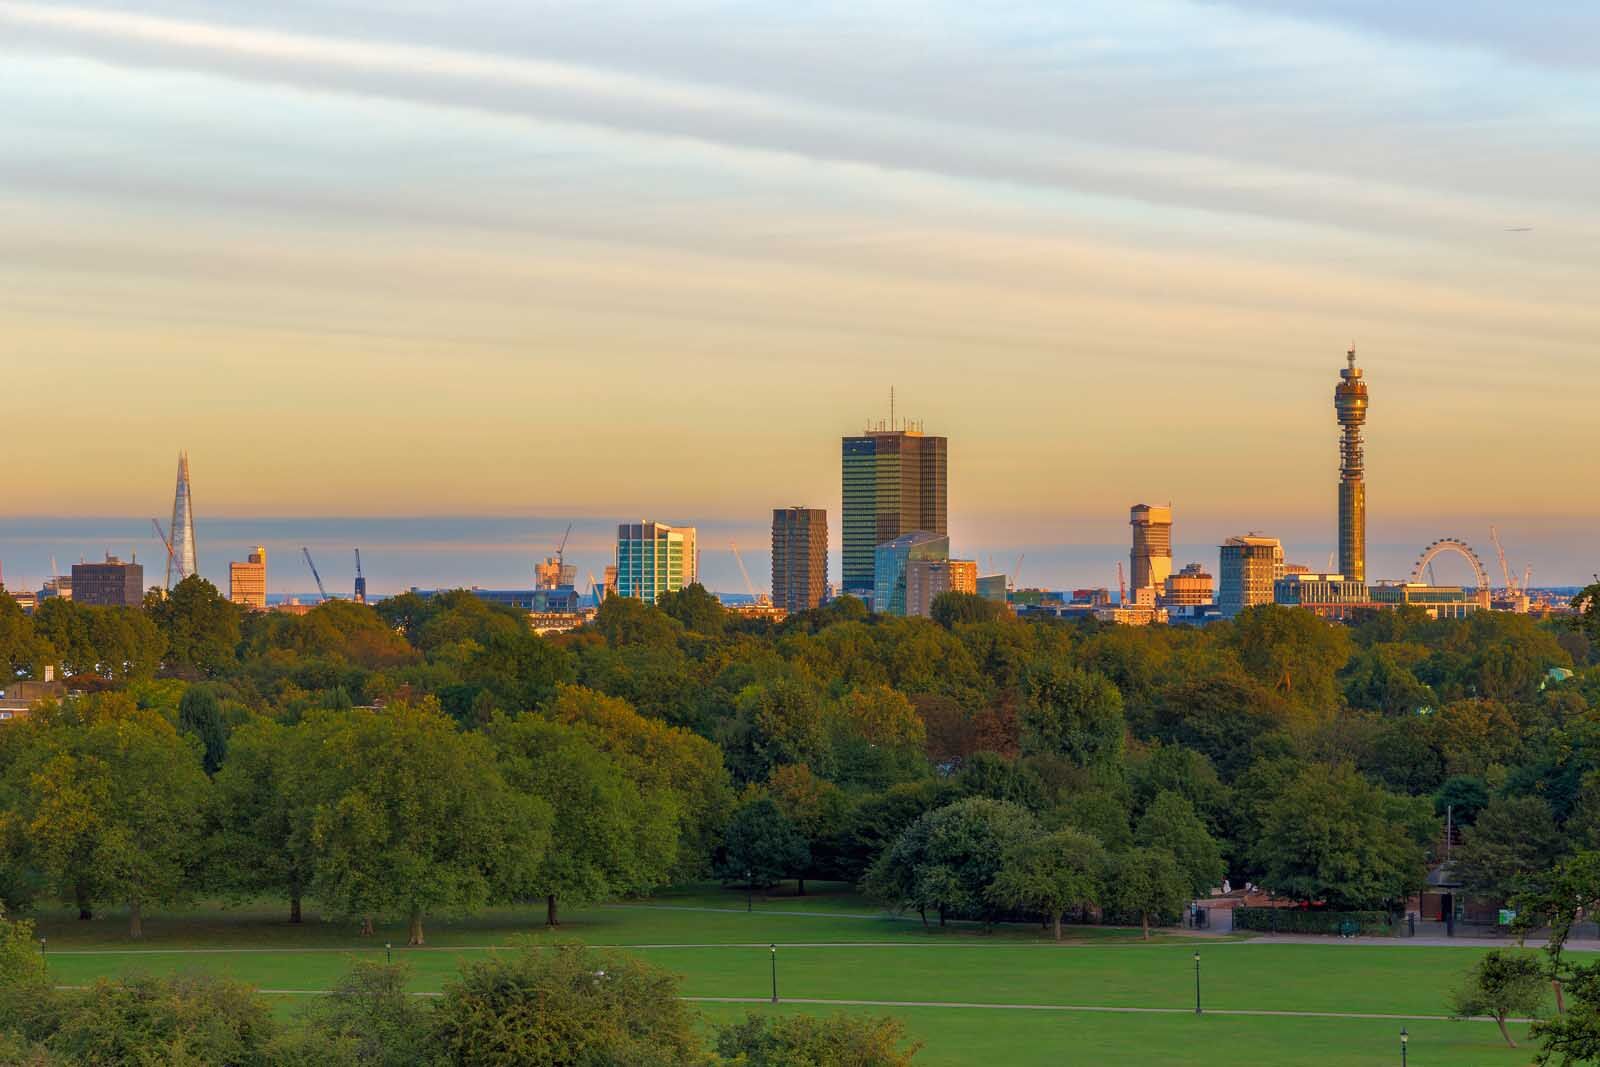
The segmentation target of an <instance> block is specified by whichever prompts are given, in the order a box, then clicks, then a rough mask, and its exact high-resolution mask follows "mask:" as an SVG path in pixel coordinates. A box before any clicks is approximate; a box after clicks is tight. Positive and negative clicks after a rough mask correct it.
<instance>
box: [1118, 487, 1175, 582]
mask: <svg viewBox="0 0 1600 1067" xmlns="http://www.w3.org/2000/svg"><path fill="white" fill-rule="evenodd" d="M1128 525H1129V526H1132V527H1133V550H1132V551H1131V552H1129V553H1128V562H1129V567H1128V570H1129V571H1130V572H1131V574H1130V577H1131V578H1132V579H1133V590H1134V592H1135V593H1137V592H1138V591H1139V590H1141V589H1154V590H1155V591H1156V592H1158V593H1159V592H1161V590H1162V589H1163V588H1164V587H1165V586H1166V582H1167V577H1168V576H1169V575H1170V574H1171V573H1172V507H1171V505H1168V506H1167V507H1164V508H1161V507H1155V508H1153V507H1151V506H1150V505H1149V504H1135V505H1134V506H1133V507H1132V508H1130V509H1128Z"/></svg>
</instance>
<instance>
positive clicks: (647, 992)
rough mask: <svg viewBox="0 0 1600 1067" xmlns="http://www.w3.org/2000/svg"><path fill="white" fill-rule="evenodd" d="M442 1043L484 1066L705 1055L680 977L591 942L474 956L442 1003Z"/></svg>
mask: <svg viewBox="0 0 1600 1067" xmlns="http://www.w3.org/2000/svg"><path fill="white" fill-rule="evenodd" d="M433 1042H434V1048H435V1049H436V1050H437V1051H438V1053H439V1054H441V1055H442V1056H443V1057H444V1060H445V1062H446V1063H454V1064H473V1065H475V1067H569V1065H576V1064H595V1065H599V1064H628V1065H629V1067H684V1065H692V1064H701V1063H704V1062H705V1059H706V1057H705V1052H704V1050H703V1049H702V1048H701V1046H700V1041H699V1038H698V1036H697V1035H696V1033H695V1029H694V1021H693V1017H692V1014H691V1012H690V1010H689V1007H688V1005H687V1004H685V1002H684V1001H683V1000H681V999H680V998H679V996H678V982H677V979H676V978H674V977H673V976H672V975H670V974H668V973H667V972H666V971H664V970H661V969H660V968H657V967H654V966H651V965H650V964H648V963H644V962H642V961H640V960H637V959H634V958H633V957H631V956H626V955H623V954H621V953H615V952H600V951H594V950H590V949H586V948H584V947H583V946H582V945H575V944H566V945H557V946H555V947H554V948H543V947H538V948H532V947H530V948H528V949H526V950H524V951H522V952H517V953H514V954H512V953H506V954H496V955H494V956H491V957H490V958H488V959H486V960H478V961H475V962H472V963H469V964H467V965H466V966H464V967H463V968H462V970H461V977H460V978H459V979H457V980H456V981H454V982H452V983H450V984H449V985H447V986H446V987H445V991H444V995H443V996H442V997H441V998H440V1000H439V1002H438V1006H437V1007H436V1008H435V1010H434V1025H433Z"/></svg>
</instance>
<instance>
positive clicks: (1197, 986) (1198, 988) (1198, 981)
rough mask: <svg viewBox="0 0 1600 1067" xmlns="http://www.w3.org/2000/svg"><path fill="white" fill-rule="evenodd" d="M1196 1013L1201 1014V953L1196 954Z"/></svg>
mask: <svg viewBox="0 0 1600 1067" xmlns="http://www.w3.org/2000/svg"><path fill="white" fill-rule="evenodd" d="M1194 1013H1195V1014H1196V1015H1199V1014H1200V953H1198V952H1196V953H1195V954H1194Z"/></svg>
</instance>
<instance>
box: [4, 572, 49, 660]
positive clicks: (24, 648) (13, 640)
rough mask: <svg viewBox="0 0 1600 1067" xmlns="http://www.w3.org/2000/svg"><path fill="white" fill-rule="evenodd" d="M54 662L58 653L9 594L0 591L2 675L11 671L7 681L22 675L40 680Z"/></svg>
mask: <svg viewBox="0 0 1600 1067" xmlns="http://www.w3.org/2000/svg"><path fill="white" fill-rule="evenodd" d="M46 603H49V601H46ZM54 662H56V656H55V650H54V649H52V648H51V647H50V643H49V642H48V641H46V640H45V639H44V638H42V637H40V636H39V634H38V632H37V630H36V629H35V627H34V624H33V620H32V619H30V618H29V617H28V616H26V615H24V614H23V613H22V609H21V608H20V607H18V606H17V602H16V601H15V600H13V599H12V597H11V594H10V593H7V592H6V591H5V590H4V589H0V672H7V671H8V672H9V673H7V674H6V675H5V677H6V678H7V679H11V678H15V677H17V676H19V675H26V676H27V677H29V678H38V677H40V675H41V674H42V673H43V669H44V667H45V666H46V665H48V664H51V663H54Z"/></svg>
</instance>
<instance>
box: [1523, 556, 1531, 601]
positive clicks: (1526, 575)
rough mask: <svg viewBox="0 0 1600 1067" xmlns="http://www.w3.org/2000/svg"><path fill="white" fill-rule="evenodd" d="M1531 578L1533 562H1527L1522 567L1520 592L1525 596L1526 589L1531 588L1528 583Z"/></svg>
mask: <svg viewBox="0 0 1600 1067" xmlns="http://www.w3.org/2000/svg"><path fill="white" fill-rule="evenodd" d="M1532 580H1533V564H1531V563H1530V564H1528V565H1527V566H1526V567H1524V568H1523V569H1522V594H1523V596H1527V594H1528V590H1529V589H1531V588H1533V587H1532V586H1531V585H1529V584H1528V583H1529V582H1531V581H1532Z"/></svg>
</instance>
